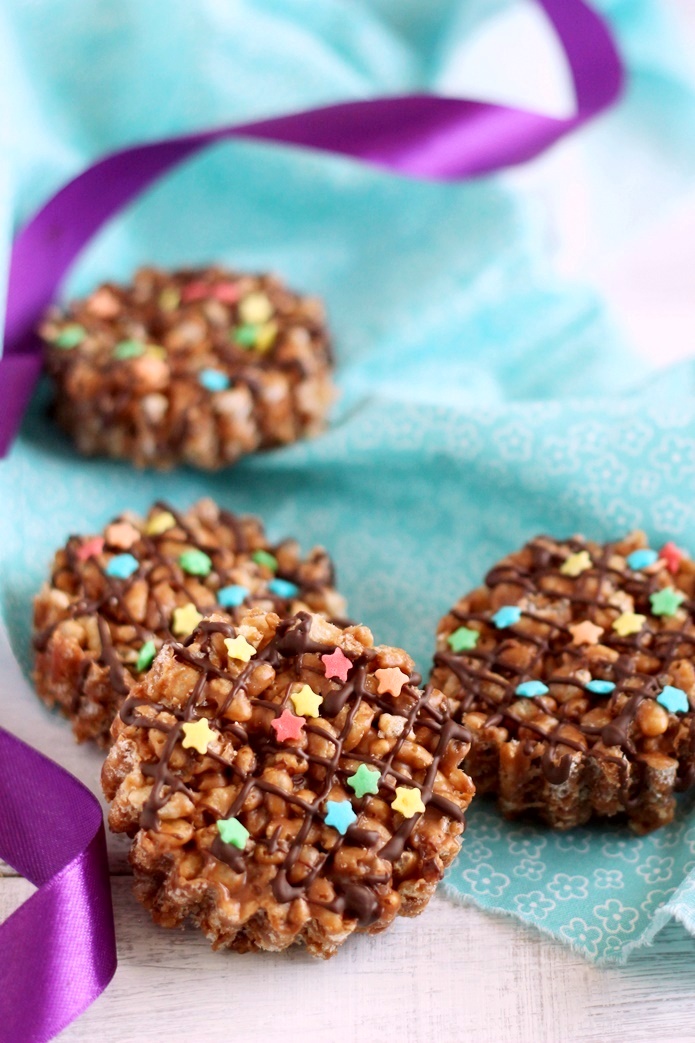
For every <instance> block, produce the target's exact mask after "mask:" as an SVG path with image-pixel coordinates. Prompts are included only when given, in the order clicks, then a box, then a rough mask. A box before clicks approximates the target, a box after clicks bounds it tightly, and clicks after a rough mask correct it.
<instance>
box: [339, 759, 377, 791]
mask: <svg viewBox="0 0 695 1043" xmlns="http://www.w3.org/2000/svg"><path fill="white" fill-rule="evenodd" d="M380 778H381V775H380V773H379V772H378V771H377V770H376V768H370V767H368V766H367V765H366V764H360V766H359V768H358V769H357V771H356V772H355V773H354V775H348V777H347V784H348V786H350V787H351V788H352V789H354V791H355V796H356V797H364V796H365V794H367V793H378V792H379V779H380Z"/></svg>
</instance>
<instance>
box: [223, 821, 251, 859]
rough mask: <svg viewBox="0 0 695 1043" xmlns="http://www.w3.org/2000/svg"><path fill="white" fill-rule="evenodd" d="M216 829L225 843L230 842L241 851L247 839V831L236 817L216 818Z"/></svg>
mask: <svg viewBox="0 0 695 1043" xmlns="http://www.w3.org/2000/svg"><path fill="white" fill-rule="evenodd" d="M217 831H218V833H219V834H220V836H221V837H222V840H223V841H224V843H225V844H232V845H233V846H234V847H238V848H239V850H240V851H243V850H244V848H245V847H246V841H247V840H248V839H249V831H248V829H247V828H246V826H243V825H242V824H241V822H240V821H239V819H238V818H220V819H218V820H217Z"/></svg>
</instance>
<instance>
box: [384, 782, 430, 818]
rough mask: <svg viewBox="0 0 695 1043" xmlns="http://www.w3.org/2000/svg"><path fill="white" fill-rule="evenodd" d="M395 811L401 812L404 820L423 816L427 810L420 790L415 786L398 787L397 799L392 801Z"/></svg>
mask: <svg viewBox="0 0 695 1043" xmlns="http://www.w3.org/2000/svg"><path fill="white" fill-rule="evenodd" d="M391 807H392V808H393V810H394V811H400V813H401V815H402V816H403V818H412V817H413V815H421V814H422V812H423V811H424V810H425V805H424V804H423V803H422V797H421V796H420V790H419V789H415V787H414V786H396V799H395V800H392V801H391Z"/></svg>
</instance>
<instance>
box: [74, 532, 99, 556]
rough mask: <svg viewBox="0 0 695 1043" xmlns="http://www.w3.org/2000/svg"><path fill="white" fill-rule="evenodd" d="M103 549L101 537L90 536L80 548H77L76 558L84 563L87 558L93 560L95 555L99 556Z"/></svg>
mask: <svg viewBox="0 0 695 1043" xmlns="http://www.w3.org/2000/svg"><path fill="white" fill-rule="evenodd" d="M103 549H104V539H103V537H102V536H92V538H91V539H89V540H86V541H85V542H84V543H83V544H82V546H81V547H78V548H77V557H78V559H79V560H80V561H86V560H87V558H93V557H95V556H96V555H97V554H101V552H102V551H103Z"/></svg>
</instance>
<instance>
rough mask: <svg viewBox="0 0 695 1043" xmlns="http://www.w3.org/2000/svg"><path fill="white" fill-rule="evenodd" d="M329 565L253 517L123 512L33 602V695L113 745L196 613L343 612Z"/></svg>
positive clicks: (208, 505)
mask: <svg viewBox="0 0 695 1043" xmlns="http://www.w3.org/2000/svg"><path fill="white" fill-rule="evenodd" d="M334 583H335V575H334V569H333V564H332V562H331V560H330V558H329V557H328V555H327V554H326V552H325V551H324V550H323V549H322V548H320V547H315V548H314V549H313V550H312V551H310V553H309V554H308V555H307V556H306V557H305V558H302V557H301V556H300V550H299V545H298V544H297V543H296V541H294V540H285V541H283V542H282V543H279V544H275V545H273V544H271V543H270V542H269V540H268V538H267V536H266V534H265V532H264V529H263V525H262V523H261V521H260V520H259V519H258V518H254V517H252V516H243V517H239V516H236V515H234V514H232V513H231V512H229V511H225V510H222V509H220V508H219V507H218V506H217V505H216V504H215V503H213V501H212V500H201V501H200V503H198V504H196V505H195V506H193V507H192V508H190V510H188V511H185V512H184V513H180V512H178V511H176V510H175V509H174V508H173V507H170V506H169V505H167V504H165V503H156V504H155V505H154V506H153V507H152V508H151V509H150V511H149V513H148V515H147V517H146V518H145V519H141V518H138V517H137V516H135V515H132V514H123V515H121V517H119V518H116V519H115V520H114V521H112V522H111V524H110V525H107V526H106V528H105V530H104V532H103V533H102V534H101V535H100V536H71V537H70V539H69V540H68V542H67V544H66V545H65V547H63V548H61V550H59V551H58V552H57V554H56V556H55V558H54V561H53V566H52V572H51V578H50V581H49V582H48V583H45V584H44V586H43V587H42V589H41V591H40V592H39V594H38V595H37V597H36V599H35V601H34V642H33V643H34V648H35V652H36V660H35V670H34V679H35V683H36V688H37V691H38V694H39V695H40V696H41V698H42V699H43V700H44V702H46V703H47V704H48V705H49V706H54V705H57V706H58V707H59V708H60V709H61V711H62V712H63V713H64V714H65V715H66V717H68V718H70V720H71V721H72V726H73V731H74V733H75V736H76V738H77V739H78V741H80V742H82V741H83V740H85V739H95V740H96V741H97V742H98V743H99V745H101V746H107V745H108V744H109V742H110V728H111V722H112V721H113V718H114V716H115V715H116V713H117V712H118V709H119V707H120V706H121V705H122V703H123V700H124V699H125V697H126V696H127V694H128V692H129V691H130V688H131V686H132V684H133V683H134V681H135V680H137V679H139V678H140V677H141V676H142V674H143V673H145V672H146V671H147V670H149V668H150V666H151V664H152V661H153V660H154V657H155V655H156V653H157V651H158V650H159V648H161V646H162V644H163V643H165V642H167V641H172V640H183V639H185V638H186V637H188V635H189V634H190V633H191V632H192V631H193V630H194V629H195V627H196V626H197V624H198V622H199V621H200V619H201V618H202V616H203V615H204V614H206V613H209V612H211V611H213V610H214V609H216V610H218V611H223V612H225V613H226V614H227V618H229V619H235V618H238V617H239V616H240V614H243V613H244V612H246V611H248V609H249V607H251V606H260V607H261V608H263V609H264V610H266V611H269V610H271V609H272V610H273V611H275V612H276V613H278V614H279V615H281V616H284V615H289V614H291V613H294V612H296V611H298V610H300V609H309V610H311V611H313V612H322V613H325V614H326V615H328V616H331V617H336V616H337V617H339V616H342V615H344V611H345V602H344V600H343V598H342V597H341V596H340V595H339V594H338V593H336V591H335V589H334Z"/></svg>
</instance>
